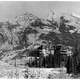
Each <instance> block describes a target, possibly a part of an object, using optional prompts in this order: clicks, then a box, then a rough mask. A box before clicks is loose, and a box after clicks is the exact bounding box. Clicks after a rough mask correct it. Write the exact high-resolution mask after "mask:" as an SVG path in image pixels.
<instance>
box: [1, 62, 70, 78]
mask: <svg viewBox="0 0 80 80" xmlns="http://www.w3.org/2000/svg"><path fill="white" fill-rule="evenodd" d="M0 78H10V79H11V78H17V79H21V78H22V79H24V78H28V79H55V78H60V79H63V78H64V79H69V78H70V76H69V75H67V74H66V68H29V67H27V66H26V67H25V68H21V67H14V66H10V65H9V64H7V63H4V62H0Z"/></svg>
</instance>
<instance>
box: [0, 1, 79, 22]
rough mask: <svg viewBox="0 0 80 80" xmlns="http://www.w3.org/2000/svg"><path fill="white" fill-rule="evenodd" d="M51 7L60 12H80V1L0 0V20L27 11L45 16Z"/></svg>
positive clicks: (11, 17)
mask: <svg viewBox="0 0 80 80" xmlns="http://www.w3.org/2000/svg"><path fill="white" fill-rule="evenodd" d="M50 9H53V10H55V11H56V13H58V14H62V13H72V12H75V13H77V14H80V2H70V1H69V2H68V1H67V2H61V1H60V2H59V1H57V2H55V1H50V2H49V1H45V2H43V1H42V2H41V1H38V2H37V1H33V2H31V1H30V2H29V1H21V2H20V1H6V2H5V1H4V2H3V1H0V21H4V20H7V19H9V20H10V19H13V18H14V17H16V16H19V15H22V14H23V13H25V12H30V13H33V14H34V15H36V16H39V17H42V18H45V17H47V15H48V12H49V10H50Z"/></svg>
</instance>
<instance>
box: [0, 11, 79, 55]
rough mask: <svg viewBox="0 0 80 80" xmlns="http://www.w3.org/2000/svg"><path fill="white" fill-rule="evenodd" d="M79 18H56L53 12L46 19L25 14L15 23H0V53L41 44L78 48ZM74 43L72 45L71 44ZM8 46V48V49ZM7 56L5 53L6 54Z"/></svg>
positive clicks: (71, 16) (65, 16)
mask: <svg viewBox="0 0 80 80" xmlns="http://www.w3.org/2000/svg"><path fill="white" fill-rule="evenodd" d="M79 19H80V18H79V17H75V16H73V15H63V16H57V15H56V14H55V13H54V12H53V11H51V12H50V14H49V16H48V18H47V19H41V18H39V17H37V16H35V15H33V14H31V13H28V12H26V13H25V14H23V15H22V16H19V17H16V18H15V19H14V20H15V23H12V22H9V21H7V22H1V23H0V51H1V52H3V54H4V51H8V50H19V49H20V50H21V49H24V48H27V49H30V48H32V47H31V46H34V45H36V44H42V43H43V41H45V42H47V43H48V44H49V41H51V42H52V44H53V45H54V44H64V45H66V46H67V45H68V46H72V47H75V45H76V44H78V48H80V45H79V43H80V41H79V40H80V37H79V36H80V20H79ZM73 43H74V44H73ZM8 46H9V47H8ZM6 54H7V53H6Z"/></svg>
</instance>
